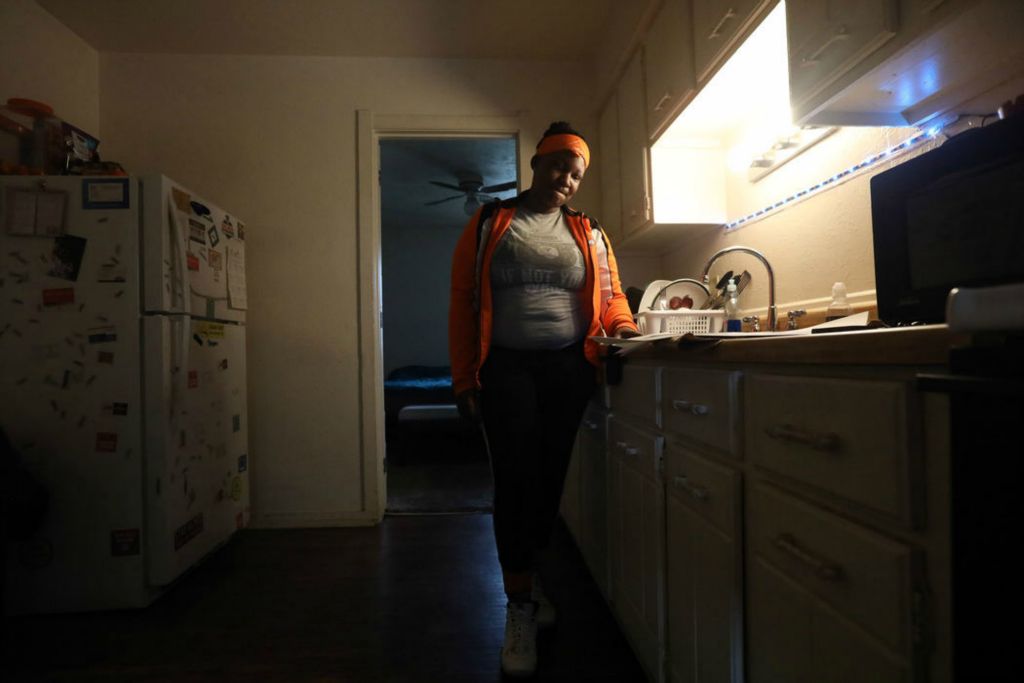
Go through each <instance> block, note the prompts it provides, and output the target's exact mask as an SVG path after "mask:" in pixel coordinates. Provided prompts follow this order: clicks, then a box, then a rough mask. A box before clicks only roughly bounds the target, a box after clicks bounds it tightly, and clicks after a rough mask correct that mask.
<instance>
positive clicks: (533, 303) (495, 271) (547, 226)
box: [491, 207, 587, 349]
mask: <svg viewBox="0 0 1024 683" xmlns="http://www.w3.org/2000/svg"><path fill="white" fill-rule="evenodd" d="M586 277H587V271H586V266H585V264H584V261H583V252H581V251H580V248H579V246H578V245H577V244H576V240H575V239H573V236H572V232H570V229H569V223H568V222H567V221H566V220H565V217H564V216H563V215H562V212H561V211H555V212H553V213H534V212H532V211H528V210H526V209H524V208H522V207H520V208H518V209H516V214H515V216H514V217H513V218H512V224H511V225H510V226H509V228H508V230H507V231H506V232H505V234H504V235H502V237H501V241H500V242H499V243H498V246H497V247H496V248H495V249H494V256H493V257H492V259H491V293H492V301H493V306H494V317H493V324H492V328H491V342H492V343H493V344H494V345H495V346H502V347H505V348H509V349H562V348H565V347H566V346H568V345H570V344H572V343H574V342H577V341H579V340H580V339H582V338H583V335H584V334H585V333H586V330H587V327H586V321H585V320H584V319H583V318H584V316H583V307H582V305H581V301H580V295H579V292H580V290H582V289H583V285H584V284H585V282H586Z"/></svg>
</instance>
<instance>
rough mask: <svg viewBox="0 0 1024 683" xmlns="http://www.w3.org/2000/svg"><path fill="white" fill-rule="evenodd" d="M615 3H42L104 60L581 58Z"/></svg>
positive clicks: (595, 42) (593, 47) (591, 50)
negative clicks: (114, 56) (142, 56)
mask: <svg viewBox="0 0 1024 683" xmlns="http://www.w3.org/2000/svg"><path fill="white" fill-rule="evenodd" d="M614 1H615V0H483V1H481V0H86V1H83V0H37V2H38V3H39V5H40V6H42V7H43V8H44V9H46V10H47V11H49V12H50V14H52V15H53V16H54V17H55V18H56V19H57V20H58V21H60V22H61V23H62V24H64V25H65V26H67V27H68V28H70V29H71V30H72V31H74V32H75V33H76V34H77V35H78V36H80V37H81V38H82V39H83V40H85V42H87V43H88V44H89V45H90V46H92V47H93V48H94V49H96V50H97V51H99V52H143V53H165V54H250V55H308V56H352V57H426V58H470V59H527V60H548V59H555V60H565V59H570V60H577V59H590V58H592V57H594V55H595V54H596V52H597V50H598V49H599V46H600V44H601V41H600V40H599V39H597V36H600V35H602V31H603V28H604V25H605V22H606V21H607V18H608V15H609V11H610V8H611V6H612V3H613V2H614Z"/></svg>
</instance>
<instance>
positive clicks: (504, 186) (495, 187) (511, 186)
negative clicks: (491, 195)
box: [477, 180, 517, 192]
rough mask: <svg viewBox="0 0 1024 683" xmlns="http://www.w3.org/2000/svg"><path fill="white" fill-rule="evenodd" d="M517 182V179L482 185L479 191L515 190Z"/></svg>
mask: <svg viewBox="0 0 1024 683" xmlns="http://www.w3.org/2000/svg"><path fill="white" fill-rule="evenodd" d="M516 184H517V183H516V181H514V180H510V181H508V182H507V183H498V184H497V185H488V186H487V187H481V188H480V189H479V190H477V192H504V191H505V190H514V189H516Z"/></svg>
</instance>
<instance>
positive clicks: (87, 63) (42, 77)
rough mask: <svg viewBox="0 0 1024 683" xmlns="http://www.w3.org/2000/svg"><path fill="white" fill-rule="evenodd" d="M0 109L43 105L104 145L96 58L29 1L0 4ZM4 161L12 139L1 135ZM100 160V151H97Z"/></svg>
mask: <svg viewBox="0 0 1024 683" xmlns="http://www.w3.org/2000/svg"><path fill="white" fill-rule="evenodd" d="M0 64H2V65H3V66H2V67H0V105H2V104H3V103H6V102H7V100H8V98H11V97H27V98H29V99H32V100H37V101H39V102H45V103H46V104H49V105H50V106H51V107H53V109H54V113H55V114H56V115H57V116H59V117H60V118H62V119H64V120H65V121H68V122H69V123H72V124H74V125H76V126H78V127H79V128H81V129H82V130H84V131H86V132H88V133H92V134H93V135H96V136H97V137H99V138H100V140H101V142H102V141H103V131H102V130H101V129H100V116H99V112H100V106H99V55H98V54H97V53H96V51H95V50H93V49H92V48H91V47H89V46H88V45H87V44H86V43H85V42H84V41H83V40H82V39H81V38H79V37H78V36H76V35H75V34H74V33H72V32H71V31H70V30H69V29H68V28H67V27H65V26H64V25H63V24H61V23H60V22H58V21H57V20H56V19H54V18H53V16H52V15H50V14H49V13H48V12H46V11H45V10H44V9H42V8H41V7H39V5H37V4H36V3H35V2H34V1H33V0H0ZM0 136H3V137H4V139H0V156H2V157H3V158H4V159H5V160H8V161H15V159H11V158H9V157H8V154H9V153H10V150H12V149H14V150H16V149H17V147H16V143H15V144H14V145H13V146H12V145H11V144H9V143H11V136H8V135H7V134H6V133H0ZM99 151H100V154H101V156H103V155H104V152H105V151H106V149H105V145H103V144H101V145H100V148H99Z"/></svg>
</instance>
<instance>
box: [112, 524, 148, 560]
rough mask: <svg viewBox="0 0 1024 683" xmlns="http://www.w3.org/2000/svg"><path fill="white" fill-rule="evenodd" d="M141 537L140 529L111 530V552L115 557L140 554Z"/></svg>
mask: <svg viewBox="0 0 1024 683" xmlns="http://www.w3.org/2000/svg"><path fill="white" fill-rule="evenodd" d="M141 537H142V534H141V533H140V532H139V530H138V529H114V530H113V531H111V532H110V554H111V555H112V556H113V557H128V556H130V555H138V554H139V553H140V552H141V548H142V544H141V543H140V542H139V540H140V539H141Z"/></svg>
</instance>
